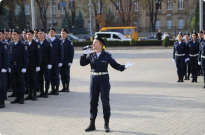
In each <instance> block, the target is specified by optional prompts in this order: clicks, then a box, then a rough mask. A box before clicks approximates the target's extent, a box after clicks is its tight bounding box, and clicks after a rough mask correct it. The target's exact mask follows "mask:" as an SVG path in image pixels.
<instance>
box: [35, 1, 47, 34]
mask: <svg viewBox="0 0 205 135" xmlns="http://www.w3.org/2000/svg"><path fill="white" fill-rule="evenodd" d="M36 2H37V4H38V8H39V11H40V19H41V23H42V25H43V29H44V30H46V31H47V15H46V13H47V9H48V5H49V0H36Z"/></svg>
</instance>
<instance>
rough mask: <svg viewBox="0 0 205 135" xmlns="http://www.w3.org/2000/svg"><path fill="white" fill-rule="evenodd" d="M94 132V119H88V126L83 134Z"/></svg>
mask: <svg viewBox="0 0 205 135" xmlns="http://www.w3.org/2000/svg"><path fill="white" fill-rule="evenodd" d="M93 130H96V128H95V119H90V125H89V126H88V127H87V128H86V129H85V132H89V131H93Z"/></svg>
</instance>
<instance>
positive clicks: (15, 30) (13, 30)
mask: <svg viewBox="0 0 205 135" xmlns="http://www.w3.org/2000/svg"><path fill="white" fill-rule="evenodd" d="M12 32H16V33H18V34H20V31H19V30H17V29H12Z"/></svg>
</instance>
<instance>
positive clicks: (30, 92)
mask: <svg viewBox="0 0 205 135" xmlns="http://www.w3.org/2000/svg"><path fill="white" fill-rule="evenodd" d="M24 100H32V90H31V89H29V90H28V96H27V97H26V98H25V99H24Z"/></svg>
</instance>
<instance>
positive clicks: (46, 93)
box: [43, 89, 48, 98]
mask: <svg viewBox="0 0 205 135" xmlns="http://www.w3.org/2000/svg"><path fill="white" fill-rule="evenodd" d="M43 97H44V98H48V89H46V91H45V93H44V96H43Z"/></svg>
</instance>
